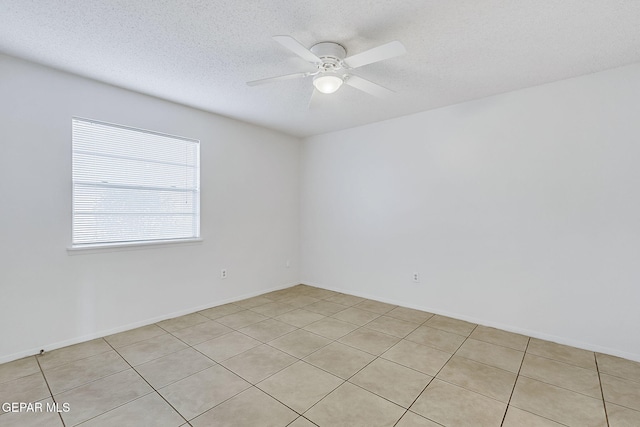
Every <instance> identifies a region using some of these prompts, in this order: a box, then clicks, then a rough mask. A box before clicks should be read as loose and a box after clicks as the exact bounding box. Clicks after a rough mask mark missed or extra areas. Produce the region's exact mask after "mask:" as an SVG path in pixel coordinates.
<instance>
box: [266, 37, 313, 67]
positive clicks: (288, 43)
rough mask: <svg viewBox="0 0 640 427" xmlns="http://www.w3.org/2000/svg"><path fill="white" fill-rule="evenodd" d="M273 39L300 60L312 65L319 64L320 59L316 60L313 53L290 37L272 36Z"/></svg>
mask: <svg viewBox="0 0 640 427" xmlns="http://www.w3.org/2000/svg"><path fill="white" fill-rule="evenodd" d="M273 39H274V40H275V41H277V42H278V43H280V44H281V45H282V46H284V47H286V48H287V49H289V50H290V51H291V52H293V53H295V54H296V55H298V56H299V57H300V58H302V59H304V60H305V61H307V62H311V63H312V64H321V63H322V59H320V58H318V57H317V56H316V55H315V53H313V52H311V51H310V50H309V49H307V48H306V47H304V46H303V45H301V44H300V42H299V41H298V40H296V39H294V38H293V37H291V36H273Z"/></svg>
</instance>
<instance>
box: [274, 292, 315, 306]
mask: <svg viewBox="0 0 640 427" xmlns="http://www.w3.org/2000/svg"><path fill="white" fill-rule="evenodd" d="M318 301H320V300H319V299H318V298H313V297H311V296H308V295H293V296H289V297H285V298H283V299H281V300H280V302H282V303H285V304H289V305H292V306H294V307H296V308H302V307H305V306H307V305H310V304H314V303H316V302H318Z"/></svg>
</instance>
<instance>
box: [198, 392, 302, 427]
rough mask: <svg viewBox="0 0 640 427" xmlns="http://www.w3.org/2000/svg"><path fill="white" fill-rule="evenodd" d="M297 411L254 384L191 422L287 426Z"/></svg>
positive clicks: (224, 426)
mask: <svg viewBox="0 0 640 427" xmlns="http://www.w3.org/2000/svg"><path fill="white" fill-rule="evenodd" d="M297 416H298V414H296V413H295V412H293V411H292V410H291V409H289V408H287V407H286V406H284V405H283V404H282V403H280V402H278V401H277V400H275V399H273V398H272V397H270V396H268V395H266V394H265V393H264V392H262V391H260V390H258V389H257V388H255V387H251V388H250V389H248V390H246V391H243V392H242V393H240V394H238V395H237V396H235V397H234V398H232V399H229V400H227V401H226V402H224V403H223V404H221V405H218V406H216V407H215V408H213V409H211V410H210V411H207V412H205V413H204V414H203V415H201V416H199V417H198V418H196V419H195V420H193V421H191V425H193V426H194V427H211V426H215V427H256V426H260V427H284V426H286V425H288V424H289V423H290V422H291V421H293V420H294V419H296V417H297Z"/></svg>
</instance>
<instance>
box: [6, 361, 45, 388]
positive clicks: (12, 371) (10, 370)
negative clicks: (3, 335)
mask: <svg viewBox="0 0 640 427" xmlns="http://www.w3.org/2000/svg"><path fill="white" fill-rule="evenodd" d="M38 372H40V367H39V366H38V362H36V358H35V356H29V357H25V358H23V359H18V360H14V361H13V362H8V363H3V364H0V384H2V383H4V382H7V381H11V380H16V379H18V378H21V377H26V376H27V375H32V374H37V373H38Z"/></svg>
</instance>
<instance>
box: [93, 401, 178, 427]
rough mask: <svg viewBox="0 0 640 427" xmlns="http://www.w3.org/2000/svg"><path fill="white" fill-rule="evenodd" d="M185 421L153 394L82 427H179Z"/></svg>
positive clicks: (94, 419) (118, 408) (106, 413)
mask: <svg viewBox="0 0 640 427" xmlns="http://www.w3.org/2000/svg"><path fill="white" fill-rule="evenodd" d="M184 421H185V420H184V418H182V417H181V416H180V414H178V413H177V412H176V411H175V410H174V409H173V408H172V407H171V406H170V405H169V404H168V403H167V402H166V401H165V400H164V399H163V398H162V397H160V396H159V395H158V394H157V393H151V394H147V395H146V396H143V397H141V398H139V399H136V400H134V401H132V402H129V403H127V404H125V405H122V406H119V407H117V408H115V409H112V410H111V411H109V412H105V413H104V414H102V415H99V416H97V417H96V418H92V419H90V420H89V421H87V422H86V423H82V427H112V426H118V427H139V426H153V427H179V426H181V425H182V424H183V423H184Z"/></svg>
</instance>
